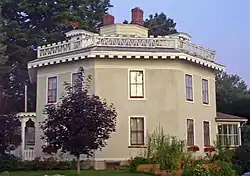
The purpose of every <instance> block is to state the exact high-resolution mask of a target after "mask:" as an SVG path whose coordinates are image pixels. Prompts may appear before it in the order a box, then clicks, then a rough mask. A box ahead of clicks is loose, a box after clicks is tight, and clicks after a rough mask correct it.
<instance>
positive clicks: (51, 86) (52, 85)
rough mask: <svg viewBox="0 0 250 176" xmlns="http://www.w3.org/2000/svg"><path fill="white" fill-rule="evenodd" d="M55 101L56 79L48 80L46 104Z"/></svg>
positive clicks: (50, 78)
mask: <svg viewBox="0 0 250 176" xmlns="http://www.w3.org/2000/svg"><path fill="white" fill-rule="evenodd" d="M56 101H57V77H56V76H55V77H49V78H48V103H55V102H56Z"/></svg>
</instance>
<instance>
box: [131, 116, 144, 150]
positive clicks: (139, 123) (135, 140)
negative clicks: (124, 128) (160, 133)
mask: <svg viewBox="0 0 250 176" xmlns="http://www.w3.org/2000/svg"><path fill="white" fill-rule="evenodd" d="M130 137H131V139H130V140H131V141H130V143H131V145H144V118H142V117H134V118H131V119H130Z"/></svg>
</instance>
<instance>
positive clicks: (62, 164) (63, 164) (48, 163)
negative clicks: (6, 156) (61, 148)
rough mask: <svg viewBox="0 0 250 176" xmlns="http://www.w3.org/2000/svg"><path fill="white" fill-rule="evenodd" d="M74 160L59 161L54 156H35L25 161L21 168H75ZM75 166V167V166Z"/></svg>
mask: <svg viewBox="0 0 250 176" xmlns="http://www.w3.org/2000/svg"><path fill="white" fill-rule="evenodd" d="M72 163H73V161H72V162H67V161H57V160H55V159H54V158H52V157H51V158H47V159H44V160H41V158H35V160H33V161H23V162H22V169H21V170H68V169H75V168H76V165H75V164H72ZM73 167H74V168H73Z"/></svg>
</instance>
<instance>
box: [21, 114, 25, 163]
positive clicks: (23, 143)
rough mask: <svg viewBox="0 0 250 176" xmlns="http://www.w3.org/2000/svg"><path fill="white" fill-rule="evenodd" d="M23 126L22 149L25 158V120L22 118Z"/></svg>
mask: <svg viewBox="0 0 250 176" xmlns="http://www.w3.org/2000/svg"><path fill="white" fill-rule="evenodd" d="M21 123H22V124H21V127H22V142H21V151H22V159H23V160H24V159H25V151H24V150H25V123H26V122H25V120H24V118H22V119H21Z"/></svg>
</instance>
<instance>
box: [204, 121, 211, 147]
mask: <svg viewBox="0 0 250 176" xmlns="http://www.w3.org/2000/svg"><path fill="white" fill-rule="evenodd" d="M209 128H210V127H209V122H203V130H204V145H205V146H208V145H210V129H209Z"/></svg>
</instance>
